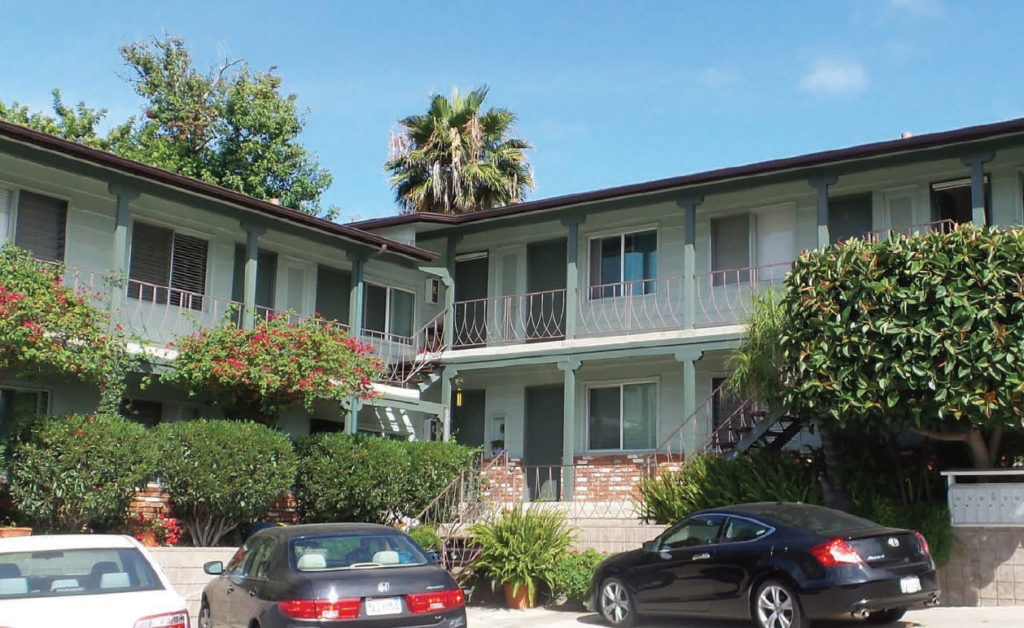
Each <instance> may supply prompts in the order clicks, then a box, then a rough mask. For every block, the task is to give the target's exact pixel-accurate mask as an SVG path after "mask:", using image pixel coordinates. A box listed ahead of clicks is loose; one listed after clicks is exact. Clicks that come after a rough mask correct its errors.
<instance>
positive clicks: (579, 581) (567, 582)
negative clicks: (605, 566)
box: [550, 549, 605, 604]
mask: <svg viewBox="0 0 1024 628" xmlns="http://www.w3.org/2000/svg"><path fill="white" fill-rule="evenodd" d="M604 559H605V555H604V554H601V553H600V552H598V551H597V550H594V549H588V550H586V551H584V552H567V553H565V554H563V555H562V556H561V557H560V558H559V559H558V560H557V561H556V562H555V568H554V571H553V572H552V575H551V583H550V586H551V590H552V593H553V594H554V595H556V596H557V595H564V596H565V597H566V599H567V600H568V601H570V602H575V603H577V604H585V603H586V601H587V594H588V593H589V592H590V582H591V581H592V580H593V579H594V571H595V570H596V569H597V565H598V563H600V562H601V561H602V560H604Z"/></svg>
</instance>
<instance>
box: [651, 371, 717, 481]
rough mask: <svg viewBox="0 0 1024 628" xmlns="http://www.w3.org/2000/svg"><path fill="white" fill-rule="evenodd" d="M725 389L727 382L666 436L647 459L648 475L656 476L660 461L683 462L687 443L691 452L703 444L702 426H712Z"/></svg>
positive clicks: (712, 392)
mask: <svg viewBox="0 0 1024 628" xmlns="http://www.w3.org/2000/svg"><path fill="white" fill-rule="evenodd" d="M724 389H725V382H722V383H721V384H719V385H718V387H716V388H715V389H714V390H713V391H711V394H710V395H708V396H707V397H706V398H705V399H704V401H703V402H701V403H700V404H699V405H698V406H697V408H696V409H695V410H694V411H693V412H691V413H690V414H689V415H688V416H686V417H685V418H683V420H682V421H680V422H679V425H678V426H677V427H676V428H675V429H674V430H672V432H671V433H670V434H669V435H668V436H666V437H665V438H664V439H662V441H661V442H660V443H658V446H657V448H655V450H654V451H653V452H651V453H650V454H648V455H647V457H646V464H645V467H646V470H647V474H648V475H654V474H655V472H656V471H657V470H658V461H659V459H661V458H666V459H667V460H668V461H670V462H671V461H673V459H676V458H678V460H682V459H683V457H684V456H685V455H686V453H687V451H686V443H687V442H689V443H691V444H692V445H691V451H693V450H695V448H696V447H697V443H701V442H702V441H701V440H700V438H699V436H700V434H699V430H700V429H701V427H700V424H701V422H702V420H703V422H704V423H705V424H706V425H711V420H712V412H713V410H714V403H715V398H716V396H717V395H720V394H721V393H722V391H723V390H724Z"/></svg>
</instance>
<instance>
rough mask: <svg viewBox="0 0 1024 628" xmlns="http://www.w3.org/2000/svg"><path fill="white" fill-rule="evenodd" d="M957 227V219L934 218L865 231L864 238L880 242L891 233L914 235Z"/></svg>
mask: <svg viewBox="0 0 1024 628" xmlns="http://www.w3.org/2000/svg"><path fill="white" fill-rule="evenodd" d="M955 229H956V221H955V220H951V219H948V218H947V219H945V220H934V221H932V222H923V223H919V224H916V225H897V226H895V227H889V228H888V229H876V230H874V231H866V232H865V233H864V239H865V240H868V241H869V242H878V241H879V240H884V239H885V238H886V237H887V236H888V235H889V234H890V233H896V234H899V235H905V236H912V235H922V234H925V233H952V232H953V231H954V230H955Z"/></svg>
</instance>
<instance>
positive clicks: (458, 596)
mask: <svg viewBox="0 0 1024 628" xmlns="http://www.w3.org/2000/svg"><path fill="white" fill-rule="evenodd" d="M405 603H406V604H407V605H408V606H409V612H411V613H433V612H435V611H450V610H452V609H453V608H461V607H462V606H464V605H465V604H466V596H465V595H463V594H462V589H451V590H449V591H431V592H429V593H410V594H409V595H406V596H405Z"/></svg>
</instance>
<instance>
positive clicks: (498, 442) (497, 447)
mask: <svg viewBox="0 0 1024 628" xmlns="http://www.w3.org/2000/svg"><path fill="white" fill-rule="evenodd" d="M504 451H505V441H504V440H502V439H500V438H498V439H495V440H492V441H491V455H492V456H494V457H495V458H497V457H498V456H500V455H501V454H502V453H503V452H504Z"/></svg>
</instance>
